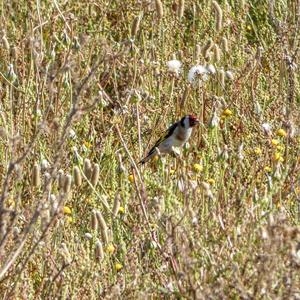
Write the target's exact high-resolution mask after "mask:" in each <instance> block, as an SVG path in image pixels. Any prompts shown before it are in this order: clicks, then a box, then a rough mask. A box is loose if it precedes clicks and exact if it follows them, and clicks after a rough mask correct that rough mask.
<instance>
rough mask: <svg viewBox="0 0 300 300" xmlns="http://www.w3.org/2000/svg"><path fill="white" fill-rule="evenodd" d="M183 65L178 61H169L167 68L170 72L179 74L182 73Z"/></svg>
mask: <svg viewBox="0 0 300 300" xmlns="http://www.w3.org/2000/svg"><path fill="white" fill-rule="evenodd" d="M181 66H182V63H181V62H180V61H179V60H177V59H172V60H169V61H167V67H168V70H169V72H171V73H175V74H177V75H178V74H179V73H180V71H181Z"/></svg>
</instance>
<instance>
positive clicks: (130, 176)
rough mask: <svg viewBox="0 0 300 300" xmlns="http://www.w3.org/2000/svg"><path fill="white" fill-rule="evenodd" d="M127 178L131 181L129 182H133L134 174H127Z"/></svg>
mask: <svg viewBox="0 0 300 300" xmlns="http://www.w3.org/2000/svg"><path fill="white" fill-rule="evenodd" d="M128 180H129V181H130V182H131V183H134V176H133V175H132V174H131V175H129V176H128Z"/></svg>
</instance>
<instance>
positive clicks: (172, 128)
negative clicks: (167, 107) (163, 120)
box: [139, 122, 178, 164]
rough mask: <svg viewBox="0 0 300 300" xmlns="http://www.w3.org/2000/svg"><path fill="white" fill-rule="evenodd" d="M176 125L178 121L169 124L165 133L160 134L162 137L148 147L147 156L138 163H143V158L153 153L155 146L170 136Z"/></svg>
mask: <svg viewBox="0 0 300 300" xmlns="http://www.w3.org/2000/svg"><path fill="white" fill-rule="evenodd" d="M177 126H178V122H176V123H174V124H173V125H171V126H170V127H169V128H168V129H167V130H166V131H165V134H164V135H162V137H161V138H160V139H159V140H158V141H157V142H156V143H155V145H154V146H153V147H152V148H151V149H150V151H149V152H148V154H147V156H146V157H145V158H144V159H142V160H141V161H140V162H139V163H140V164H144V163H145V159H146V158H147V157H148V156H150V155H151V154H153V152H154V151H155V148H156V147H158V146H159V144H160V143H161V142H162V141H164V140H165V139H167V138H168V137H170V136H171V135H172V134H173V133H174V130H175V129H176V127H177Z"/></svg>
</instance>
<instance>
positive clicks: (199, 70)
mask: <svg viewBox="0 0 300 300" xmlns="http://www.w3.org/2000/svg"><path fill="white" fill-rule="evenodd" d="M207 74H208V71H207V69H206V68H205V67H204V66H202V65H196V66H193V67H192V68H191V69H190V70H189V73H188V81H189V82H191V83H192V82H194V81H195V79H196V78H197V77H199V76H200V79H202V80H203V81H206V80H207V79H208V76H207Z"/></svg>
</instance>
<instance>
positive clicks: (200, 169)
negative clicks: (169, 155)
mask: <svg viewBox="0 0 300 300" xmlns="http://www.w3.org/2000/svg"><path fill="white" fill-rule="evenodd" d="M193 170H194V172H196V173H200V172H201V171H202V170H203V167H202V166H201V165H200V164H194V165H193Z"/></svg>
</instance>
